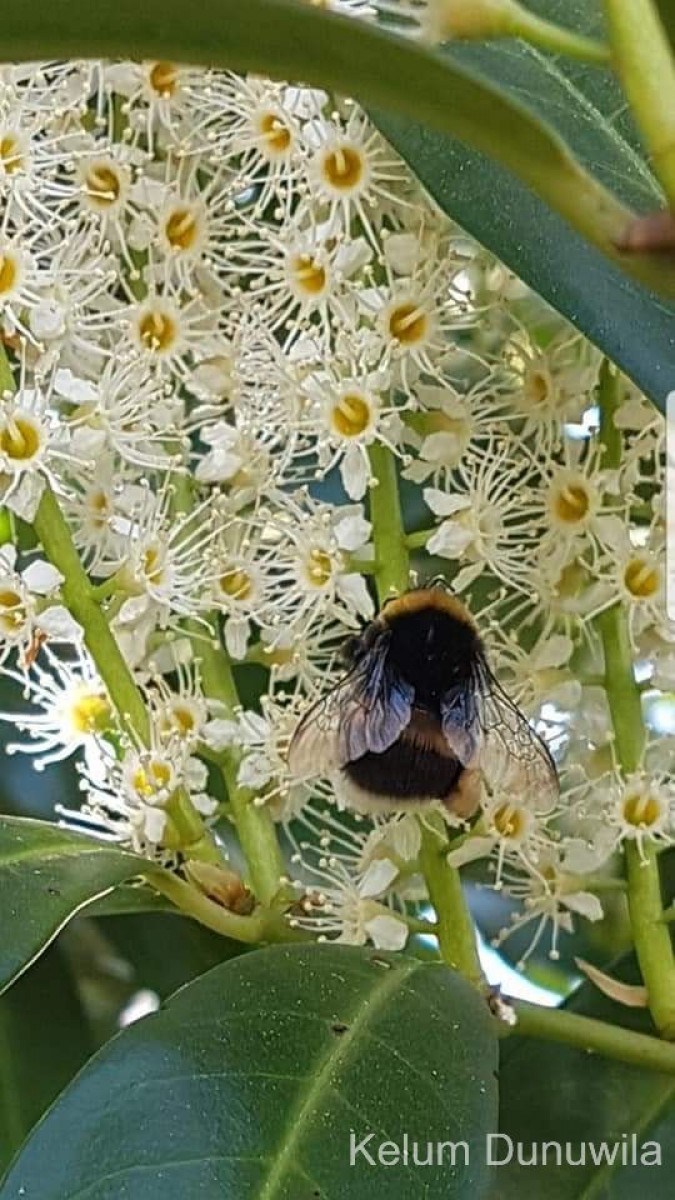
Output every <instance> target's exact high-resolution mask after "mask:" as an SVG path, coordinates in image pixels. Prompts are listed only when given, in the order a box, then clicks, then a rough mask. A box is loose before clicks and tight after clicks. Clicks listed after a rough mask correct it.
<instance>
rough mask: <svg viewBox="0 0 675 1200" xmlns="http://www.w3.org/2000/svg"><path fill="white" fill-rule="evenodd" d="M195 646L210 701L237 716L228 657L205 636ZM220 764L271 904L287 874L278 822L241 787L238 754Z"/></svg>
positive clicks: (253, 870) (260, 888)
mask: <svg viewBox="0 0 675 1200" xmlns="http://www.w3.org/2000/svg"><path fill="white" fill-rule="evenodd" d="M193 645H194V652H195V658H196V659H197V660H198V661H199V664H200V671H201V678H202V686H203V688H204V693H205V695H206V696H208V698H209V699H210V700H219V701H220V702H221V704H223V706H224V707H225V709H226V711H227V712H228V713H234V712H235V711H236V709H237V708H238V707H239V696H238V693H237V687H236V684H235V682H234V677H233V675H232V668H231V666H230V661H229V659H228V657H227V654H226V653H225V651H224V650H223V649H222V647H220V646H219V645H217V644H216V643H214V642H212V641H209V640H204V638H203V635H202V636H200V637H199V638H197V637H195V638H194V641H193ZM219 761H220V769H221V771H222V774H223V778H224V780H225V785H226V787H227V792H228V797H229V801H230V810H231V814H232V819H233V821H234V824H235V826H236V829H237V834H238V837H239V842H240V844H241V848H242V850H243V852H244V857H245V858H246V863H247V866H248V870H249V873H250V880H251V885H252V888H253V891H254V892H255V895H256V897H257V899H258V900H259V901H260V903H261V904H263V905H268V904H270V903H271V902H272V900H273V899H274V897H275V896H277V895H278V893H279V891H280V889H281V887H282V884H281V880H282V878H283V877H284V876H285V874H286V866H285V863H284V859H283V855H282V853H281V847H280V846H279V840H278V838H277V831H276V827H275V824H274V821H273V820H272V817H271V816H270V814H269V812H268V811H267V809H266V808H265V807H264V806H263V807H261V806H258V805H257V804H256V803H255V792H252V791H251V790H250V789H249V788H243V787H240V786H239V785H238V783H237V770H238V767H239V756H238V754H236V753H235V752H229V753H224V754H222V755H220V756H219Z"/></svg>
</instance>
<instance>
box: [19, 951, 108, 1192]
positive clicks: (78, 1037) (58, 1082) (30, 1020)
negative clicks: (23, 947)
mask: <svg viewBox="0 0 675 1200" xmlns="http://www.w3.org/2000/svg"><path fill="white" fill-rule="evenodd" d="M93 1049H94V1045H93V1039H92V1038H91V1037H90V1034H89V1029H88V1027H87V1023H86V1021H85V1018H84V1014H83V1012H82V1008H81V1005H80V1001H79V998H78V995H77V992H76V990H75V987H74V984H73V979H72V976H71V974H70V971H69V969H68V966H67V964H66V962H65V959H64V957H63V955H62V953H61V951H60V950H59V948H58V947H57V946H54V947H51V948H50V949H49V950H48V951H47V953H46V954H45V955H44V956H43V957H42V958H41V959H40V961H39V962H38V963H36V964H35V965H34V966H33V967H32V968H31V970H30V971H27V972H26V974H25V975H24V976H23V977H22V979H20V980H19V982H18V983H17V985H16V987H14V988H12V989H11V991H9V992H8V993H7V994H6V995H4V996H2V997H0V1171H2V1170H3V1169H4V1168H5V1167H6V1166H7V1164H8V1163H9V1161H10V1159H11V1158H12V1157H13V1155H14V1153H15V1152H16V1151H17V1150H18V1149H19V1147H20V1146H21V1144H22V1143H23V1141H24V1140H25V1138H26V1137H27V1135H28V1133H29V1132H30V1130H31V1129H32V1128H33V1126H34V1125H35V1123H36V1121H37V1120H38V1118H39V1117H41V1116H42V1114H43V1112H44V1111H45V1109H46V1108H47V1107H48V1106H49V1105H50V1104H51V1102H52V1100H54V1099H55V1098H56V1096H57V1095H58V1093H59V1092H60V1091H61V1090H62V1089H63V1088H64V1087H65V1086H66V1084H67V1083H70V1081H71V1079H72V1078H73V1076H74V1075H75V1073H76V1072H77V1071H79V1069H80V1067H81V1066H82V1064H83V1062H85V1060H86V1059H87V1058H88V1057H89V1055H90V1054H91V1053H92V1051H93Z"/></svg>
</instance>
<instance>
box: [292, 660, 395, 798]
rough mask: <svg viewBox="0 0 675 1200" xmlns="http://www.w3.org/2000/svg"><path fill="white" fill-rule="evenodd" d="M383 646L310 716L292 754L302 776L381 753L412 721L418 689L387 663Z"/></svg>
mask: <svg viewBox="0 0 675 1200" xmlns="http://www.w3.org/2000/svg"><path fill="white" fill-rule="evenodd" d="M386 651H387V647H386V644H385V643H384V642H383V644H382V645H380V646H375V647H374V648H373V649H372V650H370V651H369V652H368V653H367V654H366V655H365V657H364V658H361V659H360V660H359V662H358V664H357V666H355V667H354V669H353V670H352V671H350V672H349V674H348V675H346V676H345V678H344V679H342V680H341V681H340V682H339V683H338V684H337V685H336V686H335V687H334V688H333V689H332V691H330V692H328V693H327V695H325V696H322V698H321V699H320V700H318V701H317V703H316V704H314V705H313V706H312V707H311V708H310V709H309V710H308V711H307V712H306V713H305V715H304V717H303V718H302V720H301V721H300V724H299V725H298V727H297V729H296V730H295V733H294V734H293V737H292V738H291V744H290V747H289V751H288V765H289V767H290V769H291V771H292V773H293V774H294V775H297V776H298V777H299V778H302V777H303V776H312V775H328V774H330V773H331V772H332V771H335V770H338V769H339V768H341V767H344V766H346V765H347V763H350V762H354V761H355V760H356V759H357V758H361V757H362V756H363V755H364V754H366V753H367V752H368V751H369V750H370V751H373V752H374V753H375V754H381V753H382V751H383V750H387V749H388V747H389V746H391V745H393V743H394V742H395V741H396V739H397V737H399V735H400V734H401V732H402V731H403V729H405V727H406V725H407V724H408V723H409V721H410V715H411V708H412V699H413V689H412V688H411V687H410V685H409V684H407V683H405V681H404V680H402V679H401V677H400V676H399V675H398V674H397V672H395V671H393V670H392V668H391V667H390V666H389V665H388V664H387V653H386Z"/></svg>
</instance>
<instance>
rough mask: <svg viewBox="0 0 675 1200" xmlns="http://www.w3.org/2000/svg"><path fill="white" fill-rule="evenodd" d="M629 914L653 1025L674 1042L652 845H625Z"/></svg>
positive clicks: (666, 940)
mask: <svg viewBox="0 0 675 1200" xmlns="http://www.w3.org/2000/svg"><path fill="white" fill-rule="evenodd" d="M626 872H627V875H628V912H629V915H630V923H631V928H632V931H633V938H634V940H635V949H636V951H637V956H638V962H639V964H640V971H641V973H642V978H643V979H644V982H645V985H646V988H647V994H648V996H649V1008H650V1011H651V1014H652V1017H653V1018H654V1024H655V1025H656V1028H657V1029H658V1030H659V1032H660V1033H661V1035H662V1037H664V1038H667V1039H668V1040H669V1041H671V1042H672V1041H675V958H674V957H673V946H672V941H671V937H670V930H669V929H668V925H667V923H666V922H664V920H663V904H662V901H661V879H660V876H659V864H658V859H657V848H656V846H655V845H654V843H653V842H645V844H644V845H643V846H641V847H640V846H637V845H636V844H635V843H633V844H631V845H627V846H626Z"/></svg>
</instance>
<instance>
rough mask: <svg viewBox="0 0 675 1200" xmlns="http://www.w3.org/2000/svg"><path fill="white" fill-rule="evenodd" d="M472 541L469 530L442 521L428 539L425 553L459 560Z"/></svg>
mask: <svg viewBox="0 0 675 1200" xmlns="http://www.w3.org/2000/svg"><path fill="white" fill-rule="evenodd" d="M472 541H473V534H472V532H471V530H470V529H465V528H464V527H463V526H462V525H455V524H454V522H453V521H444V522H443V524H442V525H439V527H438V529H437V530H436V532H435V533H434V534H432V536H431V537H430V538H429V541H428V542H427V553H428V554H438V555H440V557H441V558H461V557H462V555H463V553H464V551H465V550H466V549H467V548H468V547H469V546H470V545H471V543H472Z"/></svg>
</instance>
